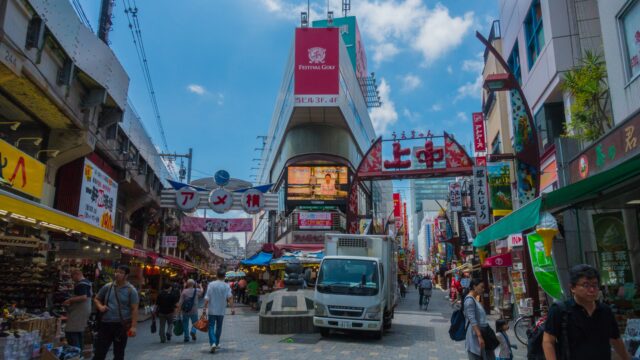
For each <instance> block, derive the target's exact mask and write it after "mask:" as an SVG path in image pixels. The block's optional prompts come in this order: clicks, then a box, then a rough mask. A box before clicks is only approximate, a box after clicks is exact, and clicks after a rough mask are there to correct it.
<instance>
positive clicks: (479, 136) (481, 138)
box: [472, 112, 487, 152]
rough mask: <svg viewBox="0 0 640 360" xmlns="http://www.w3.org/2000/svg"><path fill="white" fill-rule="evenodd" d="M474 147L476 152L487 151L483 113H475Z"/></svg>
mask: <svg viewBox="0 0 640 360" xmlns="http://www.w3.org/2000/svg"><path fill="white" fill-rule="evenodd" d="M472 117H473V146H474V149H475V151H476V152H485V151H487V139H486V137H485V133H484V116H483V114H482V113H481V112H476V113H473V115H472Z"/></svg>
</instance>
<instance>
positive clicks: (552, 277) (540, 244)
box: [527, 232, 562, 300]
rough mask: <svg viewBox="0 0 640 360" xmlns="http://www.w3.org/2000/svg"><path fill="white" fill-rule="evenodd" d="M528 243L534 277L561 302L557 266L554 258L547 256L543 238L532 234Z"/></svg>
mask: <svg viewBox="0 0 640 360" xmlns="http://www.w3.org/2000/svg"><path fill="white" fill-rule="evenodd" d="M527 243H528V245H529V255H530V256H531V265H532V267H533V275H534V276H535V278H536V280H537V281H538V284H539V285H540V287H541V288H542V290H544V291H545V292H546V293H547V294H548V295H549V296H551V297H552V298H554V299H556V300H561V299H562V287H561V286H560V279H559V278H558V273H557V272H556V265H555V262H554V261H553V257H551V256H547V255H546V254H545V252H544V241H543V240H542V236H540V235H538V233H536V232H534V233H531V234H529V235H527Z"/></svg>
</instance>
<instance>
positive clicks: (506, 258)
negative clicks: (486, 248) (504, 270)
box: [482, 253, 513, 268]
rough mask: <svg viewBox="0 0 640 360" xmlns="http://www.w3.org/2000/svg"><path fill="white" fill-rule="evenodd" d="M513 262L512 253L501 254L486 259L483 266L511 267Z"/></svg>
mask: <svg viewBox="0 0 640 360" xmlns="http://www.w3.org/2000/svg"><path fill="white" fill-rule="evenodd" d="M512 264H513V262H512V260H511V253H506V254H500V255H495V256H491V257H488V258H486V259H484V263H483V264H482V267H483V268H488V267H509V266H511V265H512Z"/></svg>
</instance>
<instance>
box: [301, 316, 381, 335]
mask: <svg viewBox="0 0 640 360" xmlns="http://www.w3.org/2000/svg"><path fill="white" fill-rule="evenodd" d="M313 325H315V326H317V327H323V328H331V329H342V330H362V331H379V330H380V327H381V326H382V321H381V320H361V319H343V318H330V317H321V316H314V317H313Z"/></svg>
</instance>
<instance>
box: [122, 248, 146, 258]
mask: <svg viewBox="0 0 640 360" xmlns="http://www.w3.org/2000/svg"><path fill="white" fill-rule="evenodd" d="M120 252H121V253H122V254H124V255H129V256H135V257H139V258H144V257H147V252H146V251H144V250H139V249H129V248H124V247H123V248H120Z"/></svg>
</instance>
